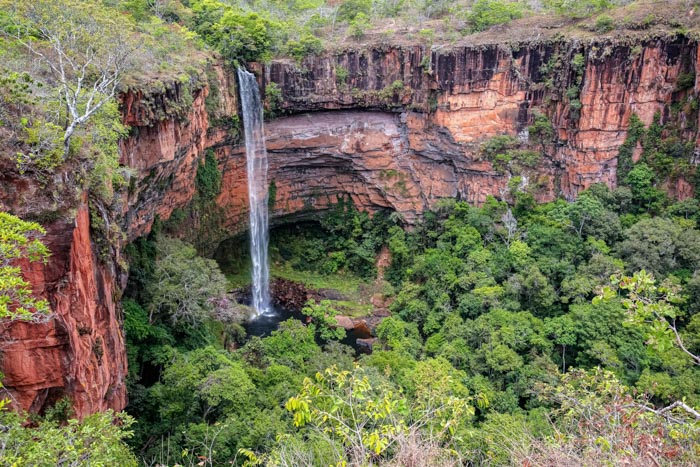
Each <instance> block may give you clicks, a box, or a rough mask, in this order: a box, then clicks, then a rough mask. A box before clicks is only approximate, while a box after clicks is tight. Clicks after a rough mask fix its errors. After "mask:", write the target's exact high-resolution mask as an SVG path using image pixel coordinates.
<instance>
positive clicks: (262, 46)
mask: <svg viewBox="0 0 700 467" xmlns="http://www.w3.org/2000/svg"><path fill="white" fill-rule="evenodd" d="M270 28H271V24H270V22H269V21H268V20H266V19H264V18H262V17H261V16H260V15H258V14H257V13H238V12H234V11H227V12H226V13H224V14H223V16H222V17H221V19H220V20H219V22H218V23H217V25H216V27H215V32H214V35H215V41H216V44H217V46H218V48H219V50H220V51H221V52H222V53H223V54H224V56H226V57H227V58H228V59H229V60H243V61H255V60H260V59H266V58H269V57H270V47H271V45H272V39H271V36H270V31H269V30H270Z"/></svg>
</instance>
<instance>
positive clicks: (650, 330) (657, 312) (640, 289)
mask: <svg viewBox="0 0 700 467" xmlns="http://www.w3.org/2000/svg"><path fill="white" fill-rule="evenodd" d="M612 286H613V287H605V288H604V289H603V290H602V292H601V294H600V295H598V296H597V297H596V299H595V300H596V301H600V300H610V299H611V298H612V297H613V296H614V295H615V291H616V289H618V288H619V290H622V291H626V292H627V296H626V297H625V298H624V299H623V300H622V304H623V305H624V306H625V309H626V310H627V318H628V322H629V323H631V324H633V325H637V326H643V327H644V329H645V331H646V334H647V343H648V344H650V345H652V346H654V347H655V348H656V349H657V350H658V351H659V352H661V353H666V352H668V351H669V349H671V347H672V346H673V345H677V346H678V347H679V348H680V349H681V350H682V351H683V352H685V353H686V354H687V355H688V356H689V357H690V358H691V359H692V361H693V363H695V364H696V365H700V355H696V354H694V353H693V352H691V351H690V350H688V348H687V347H686V346H685V344H684V342H683V337H682V335H681V333H680V332H679V330H678V327H677V324H676V320H677V319H678V318H680V315H681V312H680V310H679V309H678V308H677V307H676V306H675V305H676V304H679V303H681V297H680V296H679V295H678V292H679V287H678V286H675V285H674V284H673V283H672V282H670V281H665V282H664V283H662V284H661V285H659V286H657V285H656V281H655V280H654V276H652V275H651V274H648V273H647V272H646V271H645V270H644V269H642V270H641V271H639V272H637V273H635V274H634V275H633V276H632V277H626V276H618V277H615V276H613V281H612Z"/></svg>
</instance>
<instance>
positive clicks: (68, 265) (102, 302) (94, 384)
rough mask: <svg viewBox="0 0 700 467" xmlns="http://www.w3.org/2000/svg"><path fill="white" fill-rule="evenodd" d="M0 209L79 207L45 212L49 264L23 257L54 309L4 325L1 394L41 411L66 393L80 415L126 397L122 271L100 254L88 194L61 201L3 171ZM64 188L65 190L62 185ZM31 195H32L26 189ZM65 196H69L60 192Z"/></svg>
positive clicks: (117, 405) (120, 403)
mask: <svg viewBox="0 0 700 467" xmlns="http://www.w3.org/2000/svg"><path fill="white" fill-rule="evenodd" d="M0 182H2V183H1V186H2V187H3V191H2V194H1V195H0V209H2V210H13V212H15V213H16V214H18V215H20V216H21V217H24V218H29V217H30V216H32V215H34V216H35V215H36V214H37V213H40V212H50V211H51V210H52V209H59V210H64V209H74V210H75V217H74V218H73V219H66V218H60V219H57V220H45V221H43V224H44V225H45V227H46V229H47V235H46V237H45V238H44V243H45V244H46V246H47V247H48V248H49V249H50V251H51V258H50V260H49V262H48V264H46V265H43V264H37V263H32V264H22V266H23V271H24V275H25V278H26V279H27V280H28V281H30V282H31V283H32V286H33V289H34V291H35V293H37V294H38V295H41V296H44V297H47V298H48V299H49V301H50V304H51V308H52V310H53V313H54V316H53V317H52V318H51V319H50V320H49V321H48V322H46V323H41V324H31V323H23V322H15V323H3V324H1V325H0V335H1V336H2V337H1V340H0V353H1V354H2V361H1V368H0V371H2V373H3V375H4V377H3V380H2V383H3V385H4V387H5V389H6V390H7V393H6V394H5V396H3V397H7V396H9V397H8V398H9V399H10V401H11V403H12V405H13V406H14V407H15V408H17V409H23V410H29V411H32V412H41V411H42V410H43V409H45V408H46V407H49V406H51V405H53V404H54V403H55V402H56V401H57V400H59V399H60V398H63V397H69V398H70V399H71V401H72V402H73V406H74V411H75V413H76V414H77V415H78V416H83V415H86V414H90V413H94V412H97V411H103V410H106V409H109V408H112V409H115V410H121V409H122V408H123V407H124V405H125V404H126V385H125V378H126V374H127V365H126V351H125V348H124V336H123V335H122V330H121V323H120V318H119V313H118V309H119V297H120V290H121V288H122V287H123V284H120V279H124V278H125V277H121V278H120V274H119V271H118V270H117V269H115V268H114V267H113V266H112V265H111V264H112V263H111V261H107V262H104V261H101V260H99V259H98V257H97V253H96V249H95V245H94V244H93V242H92V241H91V230H90V214H89V211H88V205H87V202H86V198H85V197H84V196H83V197H82V198H81V199H80V200H78V202H77V207H76V206H68V205H66V204H61V205H58V206H57V205H56V204H55V203H56V200H55V198H52V197H53V196H57V193H55V192H54V193H46V190H45V189H43V188H42V187H41V186H40V185H38V184H36V183H35V182H34V183H32V182H30V181H28V180H21V179H18V178H17V174H16V173H14V172H13V168H11V167H3V170H2V173H1V174H0ZM63 195H66V193H63ZM27 196H29V197H27ZM60 199H62V200H64V201H67V200H68V199H70V198H69V197H68V196H65V197H63V198H60Z"/></svg>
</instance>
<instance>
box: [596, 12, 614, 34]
mask: <svg viewBox="0 0 700 467" xmlns="http://www.w3.org/2000/svg"><path fill="white" fill-rule="evenodd" d="M613 29H615V21H614V20H613V19H612V17H611V16H609V15H605V14H603V15H600V16H598V18H596V20H595V30H596V32H599V33H604V32H609V31H612V30H613Z"/></svg>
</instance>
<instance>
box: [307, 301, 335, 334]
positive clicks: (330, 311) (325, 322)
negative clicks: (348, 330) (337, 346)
mask: <svg viewBox="0 0 700 467" xmlns="http://www.w3.org/2000/svg"><path fill="white" fill-rule="evenodd" d="M301 312H302V314H304V316H307V317H308V318H309V319H310V320H311V324H312V325H313V327H314V330H315V331H316V333H317V334H318V337H320V338H321V339H322V340H324V341H328V340H331V339H336V340H340V339H343V338H344V337H345V329H343V328H342V327H340V326H338V322H337V321H336V319H335V316H336V315H337V314H338V310H336V309H334V308H333V307H332V304H331V301H330V300H321V301H320V302H318V303H316V302H315V301H314V300H312V299H310V300H309V301H307V302H306V305H305V306H304V308H302V309H301Z"/></svg>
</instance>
